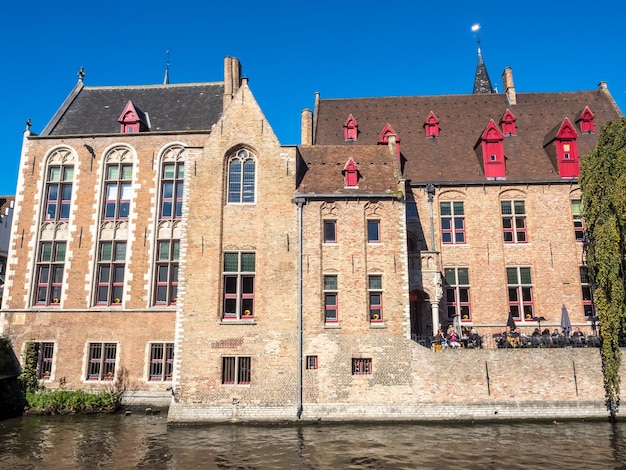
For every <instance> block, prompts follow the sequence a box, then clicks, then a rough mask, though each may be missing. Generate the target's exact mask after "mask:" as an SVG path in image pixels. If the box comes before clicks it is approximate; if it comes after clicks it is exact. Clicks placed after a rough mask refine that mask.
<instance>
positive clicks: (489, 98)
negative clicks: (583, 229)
mask: <svg viewBox="0 0 626 470" xmlns="http://www.w3.org/2000/svg"><path fill="white" fill-rule="evenodd" d="M585 106H588V107H589V109H590V110H591V112H592V113H593V114H594V115H595V126H596V134H591V135H590V134H581V133H580V129H579V128H578V125H577V123H576V122H575V117H576V116H578V115H579V114H580V112H581V111H582V110H583V109H584V107H585ZM507 109H510V110H511V112H512V113H513V115H514V116H515V117H516V119H517V121H516V126H517V135H515V136H507V137H505V138H504V153H505V157H506V169H507V178H506V179H507V181H512V182H513V181H518V182H519V181H528V182H532V181H537V182H538V181H560V180H561V178H560V177H559V174H558V169H557V168H556V167H555V165H554V164H553V163H552V161H551V159H550V157H549V155H548V153H547V150H546V149H545V148H544V146H543V144H544V139H545V138H546V135H547V134H548V133H549V132H550V131H551V130H552V129H554V127H555V126H560V124H561V123H562V122H563V119H564V118H565V117H569V118H570V121H571V122H572V124H573V125H574V127H575V129H576V131H577V132H578V139H577V141H578V148H579V155H581V156H583V155H585V154H586V153H588V152H589V151H590V150H591V149H592V148H593V147H594V145H595V143H596V139H597V132H598V131H599V129H600V126H601V125H602V124H603V123H605V122H607V121H610V120H614V119H617V118H619V117H621V113H620V112H619V111H618V110H617V109H616V105H615V102H614V101H613V99H612V98H611V97H610V95H609V94H608V92H606V91H601V90H592V91H579V92H562V93H561V92H559V93H517V104H516V105H513V106H511V105H509V103H508V101H507V98H506V95H505V94H502V93H500V94H496V93H493V94H472V95H441V96H417V97H409V96H407V97H386V98H385V97H383V98H357V99H322V100H320V102H319V106H318V113H317V116H316V117H315V118H314V122H317V128H316V132H315V143H316V144H317V145H337V146H342V147H345V148H354V147H359V146H362V145H364V146H369V145H375V144H376V143H377V142H378V138H379V135H380V133H381V131H382V130H383V128H384V127H385V125H386V124H389V125H391V127H392V128H393V129H394V131H395V132H396V133H397V134H398V137H399V138H400V141H401V152H402V157H403V161H404V174H405V176H406V178H407V179H408V180H411V181H412V182H414V183H428V182H432V183H483V182H485V181H486V179H485V177H484V173H483V168H482V159H481V154H482V150H481V146H480V145H478V146H477V144H478V143H479V139H480V137H481V135H482V133H483V131H484V130H485V127H486V126H487V124H488V123H489V120H490V119H493V120H494V122H495V123H496V124H497V125H498V126H500V119H501V118H502V116H503V115H504V113H505V112H506V110H507ZM431 111H432V112H433V113H434V114H435V115H436V116H437V118H438V119H439V126H440V135H439V137H437V138H430V139H429V138H426V137H425V132H424V127H423V125H424V122H425V120H426V117H427V116H428V114H429V113H430V112H431ZM350 114H352V115H353V116H354V118H355V119H356V121H357V123H358V132H359V134H358V140H357V142H344V139H343V123H344V122H345V120H346V118H347V117H348V115H350ZM548 151H549V149H548Z"/></svg>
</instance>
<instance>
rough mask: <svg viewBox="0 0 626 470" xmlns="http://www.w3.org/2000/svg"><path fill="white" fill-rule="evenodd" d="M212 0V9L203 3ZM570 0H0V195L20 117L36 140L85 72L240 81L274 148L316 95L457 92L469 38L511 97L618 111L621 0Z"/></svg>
mask: <svg viewBox="0 0 626 470" xmlns="http://www.w3.org/2000/svg"><path fill="white" fill-rule="evenodd" d="M215 3H218V4H217V5H215ZM611 3H613V5H612V6H611V7H609V6H608V4H606V5H605V6H603V7H602V8H599V7H598V4H597V3H595V2H590V1H581V0H573V1H570V2H554V1H553V2H546V1H543V2H539V1H536V0H529V1H526V2H515V3H510V2H509V4H510V6H507V2H499V3H493V2H468V1H446V0H441V1H438V2H433V3H432V4H431V5H430V6H429V5H427V3H426V2H414V1H401V2H381V1H376V2H375V1H371V0H362V1H360V2H341V1H337V0H335V1H329V0H318V1H316V2H298V1H292V2H286V1H284V2H283V1H272V0H267V1H265V2H259V1H254V2H252V1H249V0H242V1H240V2H214V1H206V0H204V1H201V2H196V1H195V0H191V1H187V2H183V3H180V4H178V3H177V2H172V1H168V2H165V1H163V0H152V1H150V2H147V1H144V0H139V1H136V2H131V3H110V2H109V3H107V6H106V9H99V8H98V5H99V4H101V2H68V1H65V0H59V1H56V2H50V1H45V2H44V1H42V0H34V1H30V2H8V3H7V5H5V6H3V7H2V13H1V14H0V38H1V39H2V42H1V43H2V44H3V47H2V54H1V56H0V61H1V62H0V63H1V69H0V71H1V73H0V81H1V82H0V83H1V85H2V86H0V93H1V96H0V100H1V103H2V105H3V113H1V114H0V129H2V134H1V135H2V140H3V141H4V142H5V145H4V146H3V150H2V161H3V163H4V165H3V166H4V168H3V171H2V176H1V177H0V195H11V194H14V193H15V185H16V181H17V172H18V165H19V158H20V153H21V147H22V136H23V131H24V129H25V122H26V120H27V119H28V118H30V119H31V121H32V131H33V132H35V133H39V132H41V131H42V130H43V128H44V127H45V125H46V124H47V123H48V121H49V120H50V119H51V118H52V116H53V115H54V112H55V111H56V109H57V108H58V107H59V106H60V105H61V103H62V102H63V100H64V99H65V98H66V96H67V95H68V94H69V92H70V91H71V89H72V88H73V87H74V85H75V84H76V80H77V76H76V73H77V72H78V69H79V68H80V67H81V66H84V67H85V72H86V76H85V84H86V85H87V86H109V85H142V84H159V83H162V82H163V76H164V72H165V63H166V60H167V56H166V51H167V50H169V51H170V82H171V83H188V82H211V81H221V80H222V79H223V59H224V57H225V56H234V57H237V58H239V60H240V61H241V63H242V66H243V75H244V76H246V77H248V78H249V79H250V87H251V88H252V91H253V93H254V94H255V96H256V98H257V100H258V101H259V103H260V105H261V107H262V109H263V111H264V112H265V114H266V116H267V118H268V120H269V122H270V124H271V126H272V127H273V129H274V131H275V132H276V134H277V135H278V138H279V139H280V141H281V142H282V143H283V144H287V145H288V144H299V143H300V112H301V111H302V109H304V108H312V107H313V100H314V94H315V92H319V93H320V95H321V97H322V98H348V97H366V96H400V95H441V94H462V93H471V91H472V85H473V78H474V71H475V68H476V39H475V36H474V34H473V33H472V32H471V26H472V25H473V24H475V23H480V25H481V27H482V28H481V30H480V39H481V46H482V51H483V56H484V59H485V63H486V65H487V68H488V71H489V74H490V77H491V80H492V82H493V84H494V85H497V86H498V90H499V91H502V85H501V78H500V77H501V74H502V71H503V70H504V67H506V66H510V67H512V69H513V76H514V80H515V88H516V90H517V91H518V92H531V91H573V90H591V89H596V88H597V85H598V83H599V82H601V81H605V82H607V84H608V87H609V90H610V92H611V93H612V95H613V97H614V98H615V100H616V102H617V104H618V105H619V107H620V108H621V110H622V111H623V112H624V111H626V33H625V31H626V26H625V25H624V20H625V19H626V5H625V4H624V3H622V2H611Z"/></svg>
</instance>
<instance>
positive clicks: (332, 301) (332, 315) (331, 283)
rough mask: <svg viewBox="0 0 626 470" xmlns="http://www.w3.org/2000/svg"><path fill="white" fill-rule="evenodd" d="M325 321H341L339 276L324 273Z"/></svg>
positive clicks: (333, 322)
mask: <svg viewBox="0 0 626 470" xmlns="http://www.w3.org/2000/svg"><path fill="white" fill-rule="evenodd" d="M322 288H323V296H322V298H323V299H324V323H331V324H337V323H338V322H339V276H337V274H324V276H323V286H322Z"/></svg>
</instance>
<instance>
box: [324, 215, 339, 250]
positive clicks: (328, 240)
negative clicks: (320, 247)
mask: <svg viewBox="0 0 626 470" xmlns="http://www.w3.org/2000/svg"><path fill="white" fill-rule="evenodd" d="M322 236H323V240H324V243H325V244H331V245H334V244H336V243H338V240H337V220H336V219H324V220H323V221H322Z"/></svg>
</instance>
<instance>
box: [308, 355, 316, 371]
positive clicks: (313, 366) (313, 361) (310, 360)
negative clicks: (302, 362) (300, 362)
mask: <svg viewBox="0 0 626 470" xmlns="http://www.w3.org/2000/svg"><path fill="white" fill-rule="evenodd" d="M317 367H318V365H317V356H307V357H306V368H307V370H314V369H317Z"/></svg>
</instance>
